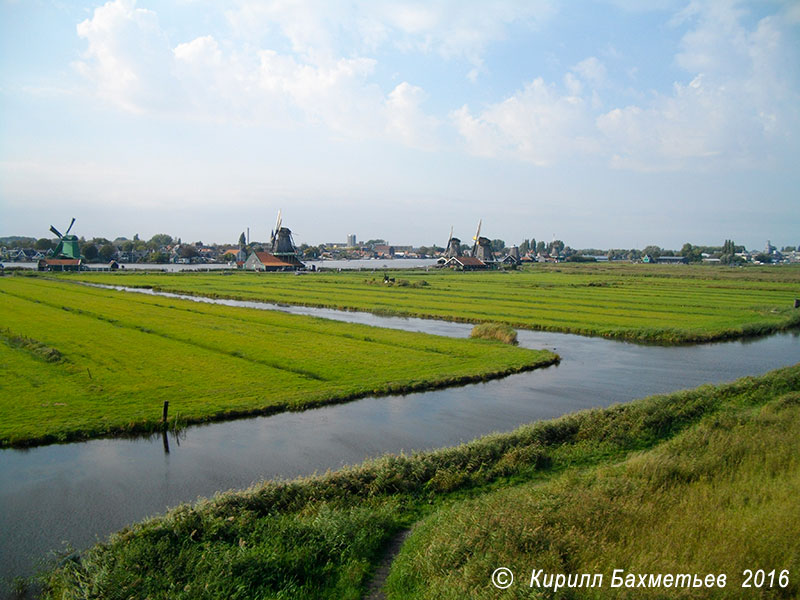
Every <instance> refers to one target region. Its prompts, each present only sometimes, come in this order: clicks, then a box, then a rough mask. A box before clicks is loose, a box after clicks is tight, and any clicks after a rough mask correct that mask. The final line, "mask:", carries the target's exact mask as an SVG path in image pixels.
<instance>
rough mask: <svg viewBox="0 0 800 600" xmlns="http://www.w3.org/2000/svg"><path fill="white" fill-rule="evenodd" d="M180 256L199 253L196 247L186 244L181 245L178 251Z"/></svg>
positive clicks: (189, 256)
mask: <svg viewBox="0 0 800 600" xmlns="http://www.w3.org/2000/svg"><path fill="white" fill-rule="evenodd" d="M178 254H179V255H180V257H181V258H194V257H195V256H199V255H200V253H199V252H198V251H197V248H195V247H194V246H191V245H189V244H186V245H185V246H181V249H180V251H179V252H178Z"/></svg>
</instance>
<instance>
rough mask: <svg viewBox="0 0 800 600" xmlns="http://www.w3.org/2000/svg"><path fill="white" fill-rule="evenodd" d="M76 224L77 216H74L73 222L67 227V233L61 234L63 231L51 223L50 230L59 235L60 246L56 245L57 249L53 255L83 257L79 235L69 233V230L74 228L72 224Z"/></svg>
mask: <svg viewBox="0 0 800 600" xmlns="http://www.w3.org/2000/svg"><path fill="white" fill-rule="evenodd" d="M74 224H75V217H72V223H70V224H69V227H68V228H67V233H65V234H64V235H61V232H60V231H58V229H56V228H55V227H53V226H52V225H50V231H52V232H53V233H55V234H56V235H57V236H58V240H59V241H58V246H56V249H55V251H54V252H53V256H55V257H56V258H80V257H81V249H80V246H79V245H78V236H77V235H69V230H70V229H72V226H73V225H74Z"/></svg>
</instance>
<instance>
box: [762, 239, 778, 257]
mask: <svg viewBox="0 0 800 600" xmlns="http://www.w3.org/2000/svg"><path fill="white" fill-rule="evenodd" d="M775 250H777V248H776V247H775V246H773V245H772V242H770V241H769V240H767V246H766V248H764V254H767V255H769V254H772V253H773V252H775Z"/></svg>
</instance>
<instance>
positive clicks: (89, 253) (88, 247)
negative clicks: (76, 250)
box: [81, 243, 98, 260]
mask: <svg viewBox="0 0 800 600" xmlns="http://www.w3.org/2000/svg"><path fill="white" fill-rule="evenodd" d="M81 254H83V256H84V257H86V260H94V259H96V258H97V254H98V251H97V246H95V245H94V244H91V243H89V244H84V245H83V246H81Z"/></svg>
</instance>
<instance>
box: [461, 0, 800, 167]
mask: <svg viewBox="0 0 800 600" xmlns="http://www.w3.org/2000/svg"><path fill="white" fill-rule="evenodd" d="M745 16H746V13H745V12H744V11H743V10H742V9H741V8H739V7H738V5H737V4H736V3H730V2H711V3H693V4H691V5H690V6H689V7H688V8H687V9H686V10H684V11H682V13H681V14H680V15H679V17H678V18H676V20H675V23H676V24H677V23H682V24H684V25H686V24H687V23H688V24H689V25H690V26H689V28H688V29H687V31H686V33H685V35H684V36H683V38H682V39H681V41H680V47H679V48H678V49H676V55H675V61H676V63H677V64H678V65H680V66H681V67H682V68H684V69H685V70H686V71H687V72H688V74H689V76H688V77H687V79H686V80H685V81H684V82H676V83H675V84H674V85H673V87H672V90H671V93H650V94H649V96H648V97H647V99H645V100H643V101H642V102H641V103H639V104H637V105H631V106H626V107H616V108H612V109H611V110H609V109H608V108H605V109H604V108H603V106H607V103H605V102H604V101H603V98H602V93H603V91H604V90H605V89H606V87H607V84H608V73H607V70H606V68H605V66H604V65H603V63H602V62H600V61H599V60H598V59H597V58H595V57H589V58H587V59H585V60H583V61H581V62H579V63H578V64H576V65H575V66H574V67H572V69H570V71H568V72H567V73H565V74H564V76H563V80H562V86H561V87H558V86H557V85H555V84H548V83H546V82H545V81H543V80H542V79H541V78H537V79H535V80H534V81H533V82H532V83H530V84H528V85H527V86H526V87H525V88H524V90H522V91H520V92H518V93H516V94H514V95H513V96H511V97H509V98H507V99H506V100H504V101H502V102H499V103H496V104H493V105H490V106H488V107H487V108H485V109H484V110H482V111H481V112H480V113H479V114H476V115H473V114H472V113H470V111H469V110H468V109H467V108H466V107H463V108H461V109H460V110H458V111H456V112H454V113H453V115H452V117H453V122H454V124H455V126H456V128H457V129H458V131H459V132H460V133H461V134H462V136H463V137H464V139H465V141H466V143H467V147H468V149H469V150H470V152H472V153H474V154H477V155H480V156H513V157H516V158H518V159H521V160H525V161H529V162H531V163H533V164H536V165H548V164H552V163H554V162H555V161H558V160H560V159H562V158H566V157H584V158H585V157H591V156H596V157H599V158H601V159H604V160H607V161H609V163H610V164H611V165H613V166H615V167H620V168H630V169H637V170H673V169H685V168H690V169H704V168H710V167H719V166H721V167H739V166H745V165H746V166H750V167H752V166H754V165H756V164H763V163H764V162H765V161H767V160H769V159H770V158H771V156H772V155H780V154H781V153H783V152H785V150H786V149H787V147H788V145H793V146H794V147H795V148H797V139H798V138H800V119H798V112H797V106H800V90H798V88H799V87H800V85H799V84H800V81H798V79H800V77H799V74H800V69H798V57H800V52H798V50H800V48H798V36H797V30H796V21H794V20H793V19H792V12H791V11H787V12H785V13H780V14H776V15H772V16H768V17H765V18H763V19H761V20H759V21H758V22H757V23H756V25H755V26H752V27H750V28H748V27H746V26H745V25H744V24H743V23H744V22H745V19H744V17H745ZM793 27H794V29H792V28H793Z"/></svg>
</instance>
